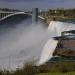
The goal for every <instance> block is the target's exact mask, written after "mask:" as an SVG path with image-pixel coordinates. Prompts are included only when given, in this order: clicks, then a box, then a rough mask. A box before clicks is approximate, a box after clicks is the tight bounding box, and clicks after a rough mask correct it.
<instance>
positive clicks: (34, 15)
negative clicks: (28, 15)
mask: <svg viewBox="0 0 75 75" xmlns="http://www.w3.org/2000/svg"><path fill="white" fill-rule="evenodd" d="M37 21H38V8H33V9H32V23H34V22H37Z"/></svg>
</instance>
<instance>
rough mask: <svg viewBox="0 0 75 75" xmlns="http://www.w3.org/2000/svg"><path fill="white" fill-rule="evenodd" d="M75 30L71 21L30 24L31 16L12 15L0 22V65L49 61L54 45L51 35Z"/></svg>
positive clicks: (55, 42)
mask: <svg viewBox="0 0 75 75" xmlns="http://www.w3.org/2000/svg"><path fill="white" fill-rule="evenodd" d="M71 29H75V26H74V24H71V23H70V24H69V23H64V22H55V21H52V22H51V23H50V25H49V27H46V26H45V25H44V23H41V22H40V21H38V23H33V24H32V19H31V16H28V15H24V14H23V15H22V14H21V15H20V14H19V15H15V16H11V17H8V18H7V19H4V20H2V21H0V68H1V69H4V68H6V69H16V68H17V67H21V66H22V65H23V63H25V62H27V61H33V60H37V63H36V64H37V65H41V64H43V63H45V62H46V61H48V60H49V59H50V58H51V57H52V54H53V52H54V50H55V48H56V46H57V43H58V41H56V40H54V39H53V37H55V36H59V35H61V32H62V31H65V30H71Z"/></svg>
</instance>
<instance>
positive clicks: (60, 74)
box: [36, 72, 75, 75]
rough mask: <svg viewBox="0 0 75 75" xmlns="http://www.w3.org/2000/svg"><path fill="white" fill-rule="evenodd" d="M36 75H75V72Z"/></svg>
mask: <svg viewBox="0 0 75 75" xmlns="http://www.w3.org/2000/svg"><path fill="white" fill-rule="evenodd" d="M36 75H75V72H67V73H40V74H36Z"/></svg>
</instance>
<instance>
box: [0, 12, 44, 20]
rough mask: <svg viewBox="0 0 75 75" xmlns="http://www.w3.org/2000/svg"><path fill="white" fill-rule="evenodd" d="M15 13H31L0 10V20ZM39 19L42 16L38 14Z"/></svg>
mask: <svg viewBox="0 0 75 75" xmlns="http://www.w3.org/2000/svg"><path fill="white" fill-rule="evenodd" d="M17 14H25V15H32V14H30V13H25V12H17V11H0V21H1V20H4V19H6V18H8V17H10V16H13V15H17ZM38 17H39V18H41V19H44V18H43V17H42V16H38Z"/></svg>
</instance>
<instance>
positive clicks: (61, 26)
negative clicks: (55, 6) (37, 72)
mask: <svg viewBox="0 0 75 75" xmlns="http://www.w3.org/2000/svg"><path fill="white" fill-rule="evenodd" d="M48 30H49V33H50V39H49V40H48V42H47V43H46V44H45V46H44V49H43V51H42V54H41V57H40V61H39V63H38V65H41V64H44V63H45V62H47V61H48V60H50V59H51V58H52V56H53V53H54V51H55V48H56V46H57V43H58V41H56V40H54V39H53V37H56V36H61V32H64V31H70V30H75V24H72V23H65V22H59V21H51V22H50V24H49V27H48Z"/></svg>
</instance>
